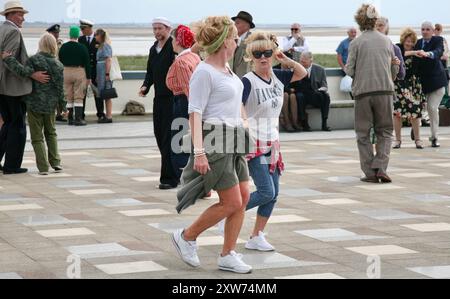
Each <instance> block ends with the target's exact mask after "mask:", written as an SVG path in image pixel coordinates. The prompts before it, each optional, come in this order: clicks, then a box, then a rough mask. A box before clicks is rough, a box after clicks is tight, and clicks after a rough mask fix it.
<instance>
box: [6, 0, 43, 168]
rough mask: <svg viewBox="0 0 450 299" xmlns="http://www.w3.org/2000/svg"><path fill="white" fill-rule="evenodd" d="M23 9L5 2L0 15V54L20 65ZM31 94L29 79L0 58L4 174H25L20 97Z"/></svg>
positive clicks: (24, 133)
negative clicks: (1, 18) (2, 19)
mask: <svg viewBox="0 0 450 299" xmlns="http://www.w3.org/2000/svg"><path fill="white" fill-rule="evenodd" d="M27 13H28V11H27V10H25V9H24V7H23V5H22V3H20V1H8V2H6V3H5V7H4V10H3V11H2V12H0V15H2V16H4V17H5V18H6V21H5V22H4V23H3V24H2V25H1V26H0V52H10V53H11V54H12V56H13V57H15V58H16V59H17V61H18V62H19V63H21V64H25V63H26V61H27V60H28V55H27V50H26V48H25V44H24V41H23V37H22V33H21V32H20V28H22V24H23V22H24V21H25V18H24V16H25V14H27ZM31 79H33V80H36V81H39V82H41V83H47V82H48V80H49V76H48V75H47V74H45V73H43V72H36V73H34V74H32V75H31ZM31 92H32V82H31V80H30V78H22V77H20V76H19V75H18V74H16V73H14V72H12V71H11V70H10V69H8V68H7V67H6V65H5V64H4V63H3V60H1V59H0V114H1V115H2V117H3V120H4V124H3V126H2V128H1V130H0V154H3V153H5V154H6V155H5V165H4V166H3V173H4V174H18V173H25V172H27V169H24V168H21V167H22V160H23V154H24V150H25V143H26V137H27V130H26V123H25V115H26V105H25V103H24V101H23V100H22V97H23V96H25V95H27V94H30V93H31Z"/></svg>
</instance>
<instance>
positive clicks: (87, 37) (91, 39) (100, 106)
mask: <svg viewBox="0 0 450 299" xmlns="http://www.w3.org/2000/svg"><path fill="white" fill-rule="evenodd" d="M93 27H94V23H92V22H91V21H88V20H80V28H81V32H82V33H83V35H82V36H80V38H79V39H78V42H79V43H80V44H82V45H85V46H86V48H87V49H88V52H89V56H90V58H91V78H92V84H94V85H95V86H97V81H96V77H97V51H98V42H97V40H96V39H95V34H94V29H93ZM83 106H84V108H83V119H85V113H84V109H86V97H85V98H84V105H83ZM95 107H96V109H97V118H98V123H105V122H106V121H107V120H108V119H107V118H106V114H105V104H104V102H103V99H102V98H100V95H97V97H96V98H95Z"/></svg>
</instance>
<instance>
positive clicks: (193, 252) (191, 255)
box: [172, 229, 200, 268]
mask: <svg viewBox="0 0 450 299" xmlns="http://www.w3.org/2000/svg"><path fill="white" fill-rule="evenodd" d="M172 242H173V245H174V246H175V249H176V250H177V252H178V254H179V255H180V257H181V259H182V260H183V262H185V263H186V264H188V265H189V266H191V267H194V268H197V267H200V260H199V258H198V255H197V242H195V241H186V240H185V239H184V238H183V230H182V229H180V230H177V231H176V232H174V233H173V235H172Z"/></svg>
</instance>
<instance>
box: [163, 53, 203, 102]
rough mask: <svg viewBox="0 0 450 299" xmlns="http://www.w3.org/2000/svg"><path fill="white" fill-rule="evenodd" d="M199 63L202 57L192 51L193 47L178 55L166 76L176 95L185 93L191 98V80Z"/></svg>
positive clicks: (168, 84) (168, 85)
mask: <svg viewBox="0 0 450 299" xmlns="http://www.w3.org/2000/svg"><path fill="white" fill-rule="evenodd" d="M199 63H200V57H199V56H198V55H197V54H195V53H192V52H191V49H187V50H184V51H183V52H181V53H180V54H179V55H178V57H177V58H176V59H175V61H174V63H173V64H172V66H171V67H170V69H169V72H168V73H167V78H166V84H167V87H168V88H169V89H170V90H171V91H172V92H173V94H174V95H176V96H177V95H185V96H187V97H188V98H189V81H190V80H191V77H192V73H193V72H194V70H195V68H196V67H197V65H198V64H199Z"/></svg>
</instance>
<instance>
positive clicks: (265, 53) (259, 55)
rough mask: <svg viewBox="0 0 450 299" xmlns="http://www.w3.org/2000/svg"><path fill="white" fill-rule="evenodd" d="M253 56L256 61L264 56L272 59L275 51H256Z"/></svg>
mask: <svg viewBox="0 0 450 299" xmlns="http://www.w3.org/2000/svg"><path fill="white" fill-rule="evenodd" d="M252 54H253V57H255V58H256V59H261V58H262V57H263V56H264V57H266V58H270V57H272V56H273V50H266V51H254V52H253V53H252Z"/></svg>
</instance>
